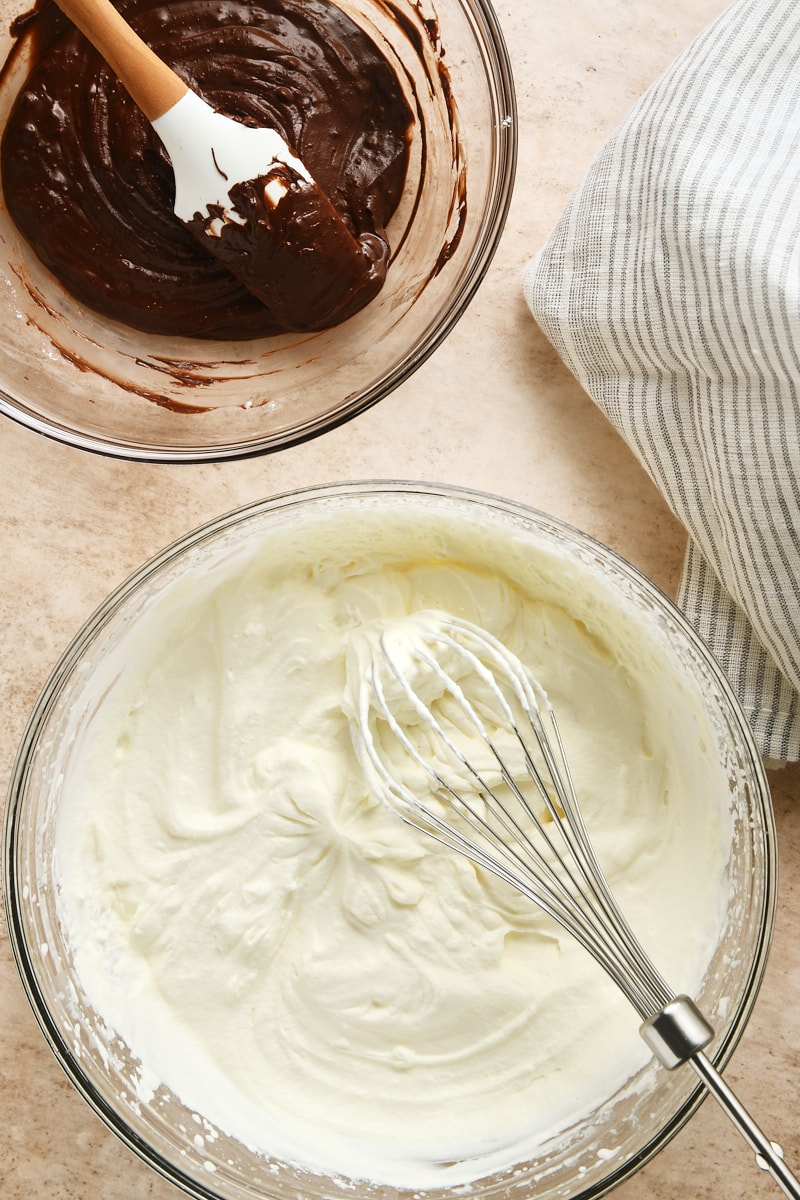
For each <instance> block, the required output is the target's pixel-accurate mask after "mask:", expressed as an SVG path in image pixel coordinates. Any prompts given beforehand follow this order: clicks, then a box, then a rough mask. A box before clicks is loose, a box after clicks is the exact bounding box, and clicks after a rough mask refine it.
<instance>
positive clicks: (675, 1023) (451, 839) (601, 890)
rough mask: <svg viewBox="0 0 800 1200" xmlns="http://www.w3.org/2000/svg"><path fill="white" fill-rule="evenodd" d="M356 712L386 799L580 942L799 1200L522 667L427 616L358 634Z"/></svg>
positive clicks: (666, 1058) (351, 696) (351, 678)
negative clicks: (721, 1066) (636, 901)
mask: <svg viewBox="0 0 800 1200" xmlns="http://www.w3.org/2000/svg"><path fill="white" fill-rule="evenodd" d="M345 707H346V709H347V710H348V713H349V716H350V722H351V733H352V737H353V744H354V746H355V750H356V753H357V755H358V758H359V761H360V763H361V766H362V768H363V770H364V772H365V776H366V778H367V780H368V782H369V784H370V786H371V788H372V790H373V791H374V792H375V794H376V795H377V796H379V797H380V798H381V799H382V800H383V801H384V802H385V803H386V804H387V805H388V806H389V807H390V808H391V809H392V810H393V811H394V812H396V813H397V815H398V816H400V817H401V818H402V819H403V820H404V821H406V822H407V823H408V824H410V825H413V826H415V827H416V828H417V829H419V830H421V831H423V832H424V833H426V834H428V835H429V836H431V837H433V838H435V839H436V840H437V841H438V842H440V843H441V844H443V845H445V846H447V847H449V848H451V849H453V850H455V851H457V852H458V853H460V854H463V855H464V856H465V857H466V858H468V859H469V860H470V861H471V862H473V863H474V864H475V865H477V866H479V867H482V868H484V869H485V870H487V871H490V872H491V873H492V874H494V875H496V876H498V877H499V878H500V879H503V880H505V881H506V882H507V883H509V884H511V885H512V886H513V887H515V888H516V889H517V890H518V891H519V892H521V893H522V894H523V895H525V896H527V897H528V898H529V899H531V900H532V901H534V902H535V903H536V904H537V905H539V907H540V908H542V909H543V910H544V911H545V912H546V913H548V914H549V915H550V916H551V917H552V918H554V919H555V920H556V921H557V922H558V923H559V925H561V926H562V927H563V928H564V929H565V930H567V932H568V933H570V934H571V935H572V936H573V937H574V938H576V939H577V941H578V942H579V943H580V944H581V945H582V946H583V947H584V948H585V949H586V950H587V951H588V952H589V953H590V954H591V955H592V956H593V957H594V958H595V959H596V960H597V962H598V963H599V964H600V965H601V966H602V967H603V969H604V970H605V971H606V972H607V974H608V975H609V976H610V977H611V979H612V980H613V981H614V983H615V984H616V985H617V987H619V988H620V989H621V991H622V992H623V993H624V995H625V996H627V998H628V1000H629V1001H630V1003H631V1004H632V1005H633V1007H634V1008H635V1010H636V1011H637V1012H638V1014H639V1016H640V1017H641V1019H642V1025H641V1027H640V1033H641V1036H642V1038H643V1039H644V1041H645V1042H646V1043H647V1045H648V1046H649V1048H650V1050H651V1051H652V1053H653V1055H654V1056H655V1057H656V1058H657V1059H658V1060H659V1062H661V1063H662V1064H663V1065H664V1066H665V1067H666V1068H667V1069H668V1070H673V1069H674V1068H676V1067H678V1066H680V1065H682V1064H684V1063H688V1064H689V1065H690V1066H691V1067H692V1068H693V1069H694V1070H695V1071H696V1073H697V1074H698V1076H699V1077H700V1079H701V1080H702V1081H703V1083H704V1085H705V1086H706V1088H707V1090H708V1091H709V1092H710V1093H711V1094H712V1095H713V1096H714V1097H715V1099H716V1100H717V1101H718V1102H719V1103H720V1105H721V1106H722V1108H723V1109H724V1111H725V1112H726V1113H727V1115H728V1116H729V1117H730V1119H731V1120H732V1121H733V1123H734V1125H735V1126H736V1127H737V1129H738V1130H739V1132H740V1133H741V1134H742V1136H743V1137H744V1138H745V1140H746V1141H747V1142H748V1143H749V1145H750V1147H751V1148H752V1149H753V1150H754V1152H755V1155H756V1162H757V1163H758V1165H759V1166H760V1167H762V1168H763V1169H765V1170H768V1171H769V1172H770V1174H771V1175H772V1177H773V1178H774V1179H775V1180H776V1182H777V1183H778V1184H779V1185H780V1187H781V1188H782V1189H783V1191H784V1193H785V1194H786V1195H787V1196H790V1197H792V1198H793V1200H800V1182H799V1181H798V1180H797V1178H796V1177H795V1176H794V1175H793V1174H792V1172H791V1171H790V1170H789V1168H788V1167H787V1165H786V1164H785V1162H784V1161H783V1152H782V1150H781V1149H780V1147H779V1146H778V1145H776V1144H775V1143H773V1142H770V1141H769V1140H768V1139H767V1138H766V1137H765V1135H764V1134H763V1133H762V1132H761V1130H760V1129H759V1127H758V1126H757V1125H756V1124H755V1122H754V1121H753V1120H752V1118H751V1117H750V1116H749V1114H748V1113H747V1111H746V1110H745V1109H744V1107H743V1106H742V1105H741V1104H740V1102H739V1101H738V1099H737V1098H736V1096H735V1095H734V1094H733V1092H732V1091H731V1090H730V1088H728V1086H727V1084H725V1082H724V1081H723V1079H722V1078H721V1076H720V1075H719V1073H718V1072H717V1070H716V1069H715V1067H714V1066H713V1065H712V1064H711V1062H710V1061H709V1059H708V1058H707V1057H706V1055H705V1054H703V1052H702V1051H703V1048H704V1047H705V1046H707V1045H708V1043H709V1042H710V1041H711V1039H712V1037H713V1035H714V1031H713V1029H712V1028H711V1026H710V1025H709V1023H708V1022H707V1021H706V1019H705V1018H704V1017H703V1015H702V1013H701V1012H700V1011H699V1009H698V1008H697V1006H696V1005H695V1004H694V1002H693V1001H692V1000H691V999H690V998H689V997H688V996H678V995H675V993H674V992H673V990H672V989H671V988H670V987H669V986H668V984H667V983H665V981H664V980H663V979H662V978H661V976H660V975H659V973H658V971H657V970H656V969H655V967H654V966H653V964H652V962H651V961H650V959H649V957H648V955H647V954H646V953H645V951H644V950H643V949H642V947H641V945H640V944H639V942H638V940H637V939H636V937H635V935H634V934H633V932H632V931H631V929H630V927H629V925H628V923H627V921H626V920H625V917H624V916H623V914H622V913H621V911H620V909H619V908H618V906H617V904H616V901H615V900H614V897H613V895H612V893H611V890H610V888H609V885H608V883H607V882H606V879H605V877H604V875H603V872H602V870H601V869H600V866H599V865H598V862H597V858H596V856H595V852H594V850H593V848H592V844H591V842H590V840H589V836H588V834H587V832H586V827H585V824H584V821H583V817H582V816H581V812H580V808H579V805H578V801H577V798H576V795H575V788H574V786H573V782H572V778H571V775H570V770H569V765H568V763H567V758H566V754H565V751H564V746H563V744H562V740H561V735H560V733H559V730H558V725H557V723H556V718H555V714H554V712H553V709H552V707H551V705H550V702H549V700H548V698H547V695H546V694H545V692H544V690H543V689H542V687H541V686H540V685H539V684H538V682H537V681H536V679H535V678H534V677H533V676H532V674H531V673H530V671H529V670H528V669H527V668H526V667H525V666H524V665H523V664H522V662H520V660H519V659H518V658H517V657H516V656H515V655H514V654H513V653H512V652H511V651H510V650H508V648H507V647H506V646H504V645H503V644H502V643H501V642H499V641H498V640H497V639H496V638H494V637H493V636H492V635H491V634H490V633H488V632H486V631H485V630H483V629H481V628H479V627H478V626H476V625H473V624H471V623H470V622H468V621H463V620H460V619H457V618H454V617H451V616H449V615H446V614H443V613H439V612H435V611H432V610H431V611H426V612H421V613H417V614H414V615H413V616H412V617H408V618H404V619H401V620H400V621H390V622H386V623H383V624H376V625H374V626H372V627H370V626H366V627H364V628H363V629H362V630H359V631H356V633H355V634H354V636H353V641H352V644H351V648H350V656H349V659H348V682H347V698H346V703H345ZM476 746H477V747H478V752H477V754H476V750H475V747H476ZM423 797H424V798H423Z"/></svg>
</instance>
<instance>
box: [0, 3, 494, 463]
mask: <svg viewBox="0 0 800 1200" xmlns="http://www.w3.org/2000/svg"><path fill="white" fill-rule="evenodd" d="M332 2H334V3H336V4H337V5H338V6H339V8H341V9H342V10H343V11H344V12H345V13H346V14H347V15H348V16H350V17H351V18H352V19H353V20H354V21H355V22H356V23H357V24H358V25H359V26H361V27H362V28H363V29H364V30H365V31H366V32H367V33H368V34H369V35H370V37H371V38H372V40H373V41H374V43H375V44H376V45H377V46H378V47H379V48H380V49H381V50H382V52H383V53H384V55H385V57H386V58H387V59H388V61H389V62H390V64H392V65H393V67H394V68H395V72H396V74H397V76H398V78H399V79H400V81H401V82H402V84H403V87H404V89H405V90H406V92H407V95H408V99H409V102H410V106H411V109H412V111H413V112H414V113H415V115H416V122H415V125H414V128H413V131H412V140H411V147H410V165H409V171H408V176H407V182H406V188H405V192H404V197H403V200H402V201H401V205H400V207H399V209H398V211H397V212H396V213H395V215H394V217H393V218H392V221H391V222H390V224H389V229H388V235H389V240H390V244H391V246H392V252H393V259H392V263H391V266H390V270H389V273H388V276H387V280H386V284H385V285H384V287H383V289H382V291H381V292H380V293H379V295H378V296H377V297H376V299H374V300H373V301H372V302H371V303H370V304H369V305H367V307H366V308H365V309H363V310H362V311H361V312H360V313H358V314H356V316H354V317H352V318H351V319H350V320H349V321H346V322H345V323H344V324H342V325H340V326H337V327H336V328H334V329H330V330H326V331H324V332H321V333H315V334H302V335H299V334H293V335H284V336H280V337H274V338H266V339H261V340H253V341H246V342H223V341H210V342H202V341H197V340H194V339H188V338H185V339H179V338H169V337H158V336H155V335H151V334H143V333H139V332H136V331H135V330H131V329H128V328H126V327H125V326H123V325H120V324H118V323H116V322H111V321H109V320H105V319H104V318H103V317H102V316H101V315H98V314H97V313H93V312H91V311H88V310H87V309H85V308H83V307H82V306H81V305H79V304H78V303H77V302H76V301H75V300H73V299H72V297H71V296H69V295H68V294H67V293H66V292H65V290H64V289H63V288H62V287H61V285H60V284H59V283H58V282H57V281H56V280H55V279H54V278H53V277H52V276H51V275H50V274H49V273H48V272H47V271H46V269H45V268H44V267H43V266H42V265H41V264H40V263H39V261H38V260H37V258H36V257H35V255H34V254H33V252H32V251H31V249H30V247H29V246H28V245H27V243H26V242H25V240H24V239H23V238H22V237H21V235H20V234H19V233H18V231H17V229H16V227H15V225H14V224H13V222H12V221H11V218H10V217H9V214H8V212H7V210H6V207H5V204H4V203H3V201H2V198H1V197H0V261H1V262H2V268H3V280H4V286H3V288H2V290H0V335H2V336H0V412H2V413H5V414H6V415H7V416H9V417H12V418H14V419H15V420H17V421H19V422H21V423H22V424H24V425H26V426H28V427H30V428H31V429H34V430H37V431H38V432H40V433H44V434H47V435H49V436H51V437H53V438H56V439H58V440H59V441H62V442H66V443H68V444H70V445H73V446H78V447H80V448H82V449H85V450H94V451H100V452H104V453H107V454H112V455H115V456H118V457H122V458H126V459H135V460H139V461H149V462H204V461H221V460H225V459H232V458H239V457H243V456H246V455H252V454H259V453H264V452H267V451H273V450H279V449H281V448H283V447H286V446H289V445H292V444H294V443H297V442H300V441H304V440H306V439H308V438H311V437H314V436H316V435H318V434H320V433H322V432H324V431H325V430H327V429H330V428H332V427H334V426H336V425H339V424H341V423H342V422H344V421H346V420H348V419H349V418H351V417H353V416H355V415H356V414H357V413H359V412H362V411H363V410H364V409H366V408H369V407H370V406H371V405H372V404H375V403H376V402H377V401H379V400H382V399H383V398H384V397H385V396H387V395H388V394H389V393H390V392H391V391H392V390H393V389H394V388H395V387H397V386H398V384H400V383H402V382H403V381H404V380H405V379H407V378H408V377H409V376H410V375H411V374H412V373H413V372H414V371H415V370H416V369H417V367H419V366H420V364H421V363H422V362H424V360H425V359H426V358H427V357H428V356H429V355H430V354H431V353H432V352H433V350H434V349H435V348H436V347H437V346H438V345H439V344H440V343H441V341H442V340H443V339H444V338H445V337H446V336H447V334H448V333H449V331H450V330H451V329H452V328H453V326H454V325H455V323H456V322H457V321H458V319H459V318H460V317H461V316H462V314H463V313H464V311H465V309H466V308H467V305H468V304H469V302H470V300H471V299H472V297H473V296H474V294H475V291H476V289H477V287H478V285H479V284H480V282H481V280H482V279H483V277H484V275H485V273H486V271H487V269H488V266H489V263H490V262H491V259H492V256H493V254H494V251H495V249H496V246H497V243H498V240H499V237H500V234H501V232H502V229H503V226H504V223H505V219H506V215H507V211H508V205H509V202H510V198H511V191H512V185H513V180H514V170H515V163H516V147H517V130H516V107H515V97H514V87H513V81H512V76H511V68H510V63H509V59H508V54H507V51H506V48H505V44H504V41H503V36H502V32H501V29H500V26H499V24H498V21H497V18H496V16H495V14H494V10H493V9H492V6H491V3H490V0H422V2H420V0H391V3H384V2H382V0H332ZM20 11H21V9H20V4H19V0H0V16H2V28H3V30H5V31H8V29H9V27H10V25H11V22H12V19H13V18H14V17H16V16H17V15H19V12H20ZM2 37H4V38H5V47H3V46H2V44H0V51H2V50H3V49H4V48H5V49H6V50H7V49H8V47H9V46H10V44H11V41H10V37H9V34H8V32H6V33H4V34H3V35H2ZM18 49H19V48H18ZM26 73H27V62H26V60H25V58H24V56H23V54H22V53H21V52H17V51H14V52H13V53H11V55H10V57H9V60H8V62H7V64H6V67H5V70H4V72H3V75H2V78H0V129H2V128H3V126H4V124H5V121H6V120H7V117H8V113H9V111H10V108H11V105H12V103H13V100H14V97H15V96H16V94H17V92H18V90H19V88H20V86H21V84H22V82H23V80H24V78H25V75H26Z"/></svg>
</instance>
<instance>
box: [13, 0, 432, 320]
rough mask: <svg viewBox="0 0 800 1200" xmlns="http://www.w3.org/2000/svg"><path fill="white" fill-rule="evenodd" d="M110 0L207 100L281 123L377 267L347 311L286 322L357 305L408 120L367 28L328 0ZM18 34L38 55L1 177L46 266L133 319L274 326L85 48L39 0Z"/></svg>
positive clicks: (280, 259) (98, 303)
mask: <svg viewBox="0 0 800 1200" xmlns="http://www.w3.org/2000/svg"><path fill="white" fill-rule="evenodd" d="M119 8H120V11H121V12H122V13H123V14H124V16H125V17H126V18H127V20H128V21H129V22H130V23H131V24H132V25H133V26H134V28H135V29H136V30H137V32H138V33H139V34H141V36H142V37H143V38H144V39H145V41H147V42H149V44H150V45H151V46H152V47H153V49H154V50H155V51H156V52H157V53H158V54H159V55H160V56H161V57H162V58H163V59H165V61H166V62H168V63H169V64H170V65H171V66H172V67H173V68H174V69H175V70H176V71H177V72H178V74H180V75H181V76H182V77H183V78H184V79H185V80H186V82H187V83H188V84H189V86H190V87H191V88H193V89H194V90H195V91H196V92H198V93H199V94H200V95H201V96H202V97H203V99H205V100H206V101H208V103H209V104H211V105H213V106H214V107H215V108H218V109H219V110H220V111H221V112H224V113H225V114H226V115H227V116H230V117H233V118H235V119H238V120H242V121H245V122H249V123H251V124H257V125H271V126H273V127H274V128H276V129H278V130H279V131H280V132H281V133H282V134H283V136H284V138H285V139H286V141H287V142H288V143H289V145H290V146H292V147H293V148H294V149H295V150H296V151H297V153H298V155H299V157H300V158H301V159H302V160H303V161H304V162H305V164H306V166H307V167H308V169H309V170H310V172H311V174H312V175H313V176H314V178H315V179H316V181H317V182H318V184H319V185H320V187H321V189H322V191H323V192H324V193H325V194H326V196H327V197H328V198H329V199H330V201H331V203H332V204H333V206H334V208H335V209H336V211H337V213H338V214H340V216H341V218H342V219H343V220H344V221H345V222H346V224H347V225H348V226H349V228H350V229H351V230H352V231H353V234H354V235H355V236H356V237H357V238H359V239H361V243H362V245H364V246H366V247H369V248H370V257H371V260H372V261H373V262H374V263H375V264H376V266H375V269H374V270H370V271H369V272H367V274H366V275H365V277H364V280H363V281H362V284H361V286H360V287H357V288H356V289H355V292H354V293H353V294H352V295H348V296H346V298H345V302H344V307H342V306H340V307H339V309H337V311H336V312H334V313H329V312H327V311H325V312H323V310H324V304H323V305H322V307H318V309H317V310H316V312H315V314H312V315H311V316H310V317H309V315H308V314H305V316H304V319H297V320H296V322H295V325H296V327H297V328H311V327H318V326H319V325H320V324H324V323H328V324H333V323H335V321H337V320H342V319H343V318H344V317H345V316H349V315H351V314H352V312H355V311H356V310H357V309H358V308H359V307H362V306H363V304H365V303H367V302H368V300H369V299H370V298H371V297H372V296H373V295H374V294H375V291H376V290H377V288H378V287H379V286H380V278H378V279H377V280H376V278H375V271H377V272H378V273H379V274H380V271H381V270H382V261H383V260H384V259H385V257H386V255H385V251H384V250H383V249H382V248H381V247H380V245H379V240H380V239H383V236H384V230H385V227H386V224H387V222H388V220H389V218H390V217H391V215H392V213H393V212H394V210H395V208H396V207H397V204H398V201H399V199H400V195H401V192H402V189H403V184H404V181H405V175H406V166H407V152H408V132H409V128H410V124H411V113H410V111H409V109H408V106H407V104H406V101H405V99H404V97H403V93H402V90H401V88H400V86H399V84H398V81H397V79H396V78H395V76H394V74H393V72H392V70H391V69H390V67H389V65H388V64H387V62H386V61H385V59H384V58H383V57H382V56H381V55H380V54H379V53H378V51H377V50H376V48H375V46H374V45H373V44H372V42H371V41H370V40H369V38H367V36H366V35H365V34H364V33H363V32H362V31H361V30H359V29H358V28H357V26H356V25H355V24H354V23H353V22H352V21H350V19H349V18H347V17H345V16H344V15H343V14H342V13H341V12H340V11H339V10H338V9H337V8H335V7H334V6H333V5H332V4H329V3H326V2H324V0H252V2H251V3H245V2H244V0H241V2H240V0H170V3H169V4H158V3H156V2H155V0H120V3H119ZM23 33H24V36H26V37H34V38H35V63H34V66H33V69H32V71H31V74H30V77H29V79H28V81H27V83H26V85H25V86H24V87H23V89H22V91H21V93H20V95H19V97H18V99H17V101H16V103H15V106H14V109H13V111H12V113H11V115H10V117H9V121H8V124H7V128H6V131H5V134H4V137H3V143H2V175H3V190H4V192H5V198H6V203H7V205H8V209H9V212H10V213H11V216H12V217H13V219H14V221H15V222H16V224H17V226H18V227H19V229H20V230H21V232H22V233H23V235H24V236H25V237H26V239H27V240H28V241H29V242H30V244H31V246H32V247H33V249H34V250H35V251H36V253H37V255H38V256H39V258H40V259H41V260H42V262H43V263H44V264H45V265H46V266H47V267H48V268H49V269H50V270H51V271H52V272H53V274H54V275H56V276H57V277H58V279H60V280H61V282H62V283H63V285H64V286H65V287H66V288H67V289H68V290H69V291H70V292H71V293H72V295H73V296H75V297H76V299H78V300H79V301H80V302H81V303H83V304H86V305H87V306H88V307H90V308H93V309H95V310H97V311H98V312H101V313H103V314H105V315H106V316H109V317H112V318H114V319H116V320H118V321H122V322H124V323H125V324H127V325H131V326H133V327H134V328H137V329H140V330H143V331H144V332H154V333H162V334H173V335H183V336H187V337H201V338H212V337H213V338H250V337H260V336H264V335H266V334H272V333H277V332H282V331H283V330H284V329H285V328H286V325H287V322H286V317H285V313H282V314H281V319H280V320H276V319H275V317H274V315H273V314H272V313H271V312H270V311H269V309H268V308H267V307H266V306H265V305H264V304H262V303H261V302H259V301H258V300H256V299H255V297H254V296H253V295H252V294H251V293H250V292H248V291H247V290H246V288H245V287H244V286H243V285H242V284H241V283H240V282H238V281H237V279H235V278H234V277H233V275H231V274H230V273H229V272H228V271H226V270H225V268H224V267H223V266H222V265H221V264H220V262H219V259H218V258H217V257H215V256H214V255H212V254H210V253H207V252H206V251H205V250H204V248H203V246H202V245H201V244H200V243H199V242H198V240H197V239H196V238H195V237H194V236H193V235H192V233H191V232H190V231H189V229H188V228H187V227H185V226H184V225H183V224H182V223H181V222H180V221H179V219H178V218H177V217H176V216H175V215H174V213H173V211H172V204H173V195H174V185H173V177H172V168H171V166H170V164H169V159H168V158H167V156H166V153H165V152H164V150H163V147H162V146H161V143H160V141H159V140H158V137H157V136H156V134H155V133H154V131H153V130H152V129H151V127H150V124H149V122H148V121H147V120H146V118H145V117H144V116H143V115H142V114H141V113H140V111H139V110H138V108H137V107H136V105H135V104H134V102H133V101H132V100H131V99H130V97H129V96H128V94H127V92H126V91H125V89H124V88H123V86H122V84H120V83H119V82H118V80H117V79H116V77H115V76H114V75H113V74H112V73H111V71H110V70H109V68H108V67H107V66H106V65H105V63H104V62H103V61H102V59H101V58H100V56H99V55H98V54H97V52H96V51H95V50H94V49H93V48H92V47H91V46H90V45H89V44H88V43H87V42H86V40H85V39H84V38H83V36H82V35H81V34H79V33H78V32H77V31H76V30H75V29H74V28H73V27H72V26H71V25H70V24H69V22H67V21H66V19H65V18H63V17H62V16H61V14H60V13H59V12H58V11H57V10H56V9H55V8H54V7H53V6H52V5H50V4H49V3H48V4H47V5H46V6H45V7H44V8H43V9H42V10H41V11H38V12H37V14H36V19H35V21H33V22H29V23H27V24H26V25H25V26H24V28H23ZM273 258H274V261H273V263H272V264H271V268H270V269H272V270H273V271H278V272H280V270H281V269H282V266H281V264H282V263H283V264H284V269H285V270H286V271H287V272H291V271H292V261H293V258H294V255H293V254H292V253H285V254H283V256H281V255H277V256H273ZM291 282H292V280H291V277H289V278H287V279H286V281H285V283H286V286H287V287H288V288H289V289H291ZM320 314H323V315H322V316H320ZM301 315H302V314H301ZM305 318H308V319H305Z"/></svg>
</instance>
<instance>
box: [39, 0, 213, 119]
mask: <svg viewBox="0 0 800 1200" xmlns="http://www.w3.org/2000/svg"><path fill="white" fill-rule="evenodd" d="M57 2H58V6H59V8H60V9H61V10H62V12H64V13H65V14H66V16H68V17H69V19H70V20H71V21H72V22H73V24H75V25H77V27H78V29H80V31H81V33H83V34H84V35H85V36H86V37H87V38H88V39H89V41H90V42H91V43H92V45H93V46H94V47H95V49H96V50H99V52H100V53H101V54H102V56H103V58H104V59H105V60H106V62H107V63H108V65H109V66H110V67H111V69H112V70H113V71H114V73H115V74H116V75H117V76H118V77H119V79H120V80H121V81H122V83H124V85H125V87H126V88H127V90H128V91H129V92H130V94H131V96H132V97H133V99H134V100H135V101H136V103H137V104H138V105H139V108H141V110H142V112H143V113H144V115H145V116H146V117H147V119H148V120H149V121H155V120H156V118H157V117H161V116H163V114H164V113H165V112H166V111H167V110H168V109H170V108H172V106H173V104H177V102H178V101H179V100H180V99H181V97H182V96H184V95H185V94H186V92H188V90H189V89H188V87H187V86H186V84H185V83H184V82H183V80H182V79H181V78H180V76H179V75H176V74H175V72H174V71H173V70H172V68H171V67H168V66H167V64H166V63H165V62H164V61H163V60H162V59H160V58H159V57H158V55H157V54H155V53H154V52H153V51H152V50H151V49H150V47H149V46H148V45H147V43H146V42H143V41H142V39H141V38H140V37H139V35H138V34H137V33H134V31H133V30H132V29H131V27H130V25H129V24H128V22H127V21H126V20H125V18H124V17H123V16H122V15H121V14H120V13H119V12H118V10H117V9H116V8H115V7H114V5H113V4H112V3H111V2H110V0H57Z"/></svg>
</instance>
